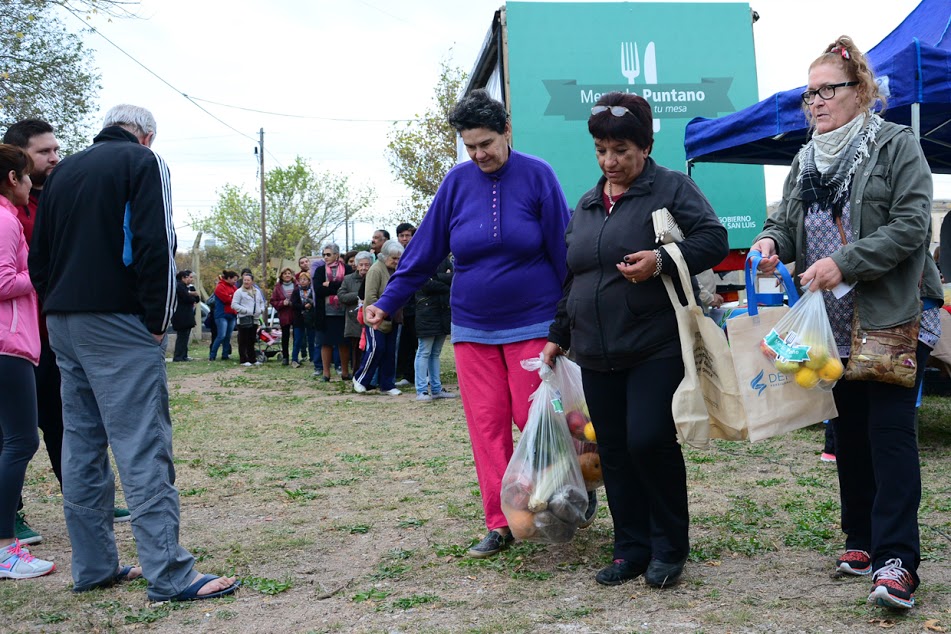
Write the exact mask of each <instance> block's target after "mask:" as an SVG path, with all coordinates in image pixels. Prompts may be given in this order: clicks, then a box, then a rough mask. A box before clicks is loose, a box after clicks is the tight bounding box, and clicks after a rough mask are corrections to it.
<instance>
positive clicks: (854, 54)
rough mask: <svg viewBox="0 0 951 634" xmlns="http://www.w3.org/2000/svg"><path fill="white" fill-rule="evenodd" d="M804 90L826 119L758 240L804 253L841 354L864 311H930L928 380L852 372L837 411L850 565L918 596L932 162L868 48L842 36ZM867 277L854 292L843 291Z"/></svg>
mask: <svg viewBox="0 0 951 634" xmlns="http://www.w3.org/2000/svg"><path fill="white" fill-rule="evenodd" d="M806 88H807V90H806V91H805V92H804V93H802V100H803V104H804V110H805V111H806V116H807V118H808V119H809V121H810V122H811V124H812V126H813V128H814V132H813V134H812V138H811V139H810V140H809V142H808V143H807V144H806V145H805V146H804V147H803V148H802V150H800V152H799V154H798V156H797V157H796V159H795V160H794V161H793V164H792V169H791V170H790V173H789V176H788V177H787V179H786V184H785V186H784V188H783V200H782V203H781V204H780V206H779V209H778V210H777V211H776V213H775V214H774V215H773V216H772V217H771V218H769V219H768V220H767V221H766V224H765V226H764V229H763V232H762V233H761V234H760V235H759V236H757V239H756V242H755V243H754V244H753V247H752V248H753V249H756V250H758V251H760V252H761V253H762V254H763V261H762V263H761V264H760V269H761V270H762V271H763V272H766V273H768V272H771V271H772V270H773V269H774V268H775V267H776V263H777V262H779V261H780V260H782V261H784V262H789V261H792V260H795V262H796V270H797V271H801V273H800V275H799V283H800V284H802V285H803V286H806V285H811V287H812V288H819V289H821V290H823V291H826V292H824V293H823V295H824V299H825V304H826V309H827V310H828V313H829V321H830V323H831V325H832V330H833V333H834V334H835V341H836V344H837V345H838V348H839V354H840V355H841V356H842V357H843V360H844V359H845V358H846V357H848V356H849V353H850V347H851V329H852V320H853V316H855V315H856V313H857V314H858V318H859V321H860V323H861V326H862V327H863V328H865V329H868V330H879V329H883V328H891V327H893V326H897V325H900V324H904V323H907V322H912V323H914V322H920V330H919V337H918V349H917V359H916V361H917V369H918V373H917V378H916V383H915V386H914V387H900V386H898V385H892V384H887V383H879V382H869V381H856V380H840V381H839V382H838V383H837V384H836V386H835V388H834V389H833V395H834V396H835V402H836V407H837V409H838V410H839V417H838V418H837V419H836V420H835V421H834V422H833V423H832V424H833V425H834V427H833V431H834V434H835V443H836V459H837V462H838V473H839V490H840V496H841V503H842V529H843V531H844V532H845V534H846V539H845V548H846V551H845V553H844V554H843V555H841V556H840V557H839V559H838V560H837V561H836V569H837V571H838V573H839V574H845V575H868V574H872V590H871V593H870V594H869V596H868V602H869V603H873V604H875V603H877V604H878V605H882V606H887V607H892V608H906V609H907V608H911V607H912V606H913V605H914V603H915V598H914V592H915V590H916V589H917V587H918V584H919V582H920V581H919V577H918V564H919V562H920V559H921V557H920V552H921V549H920V539H919V535H918V505H919V503H920V501H921V471H920V468H919V462H918V443H917V437H916V433H915V405H916V401H917V396H918V389H919V386H920V384H921V378H922V375H923V372H924V367H925V363H926V362H927V359H928V355H929V354H930V352H931V349H932V348H933V346H934V345H935V343H936V342H937V339H938V337H939V336H940V322H939V321H938V313H937V311H938V310H939V309H938V308H937V306H940V305H941V298H942V292H941V286H940V279H939V277H938V271H937V268H936V267H935V264H934V261H933V260H932V258H930V257H929V254H928V244H929V237H930V230H931V195H932V184H931V172H930V169H929V168H928V163H927V162H926V161H925V157H924V154H923V153H922V151H921V146H920V145H919V143H918V141H917V140H916V139H915V136H914V134H913V132H912V130H911V129H910V128H908V127H906V126H901V125H897V124H895V123H890V122H887V121H883V120H882V118H881V117H880V116H879V115H878V114H875V112H874V111H873V107H874V106H875V105H876V102H880V103H881V104H882V107H884V105H885V99H884V97H883V96H882V95H881V94H880V93H879V88H878V84H877V83H876V81H875V76H874V74H873V73H872V70H871V68H869V65H868V61H867V60H866V58H865V55H863V54H862V52H861V51H859V50H858V49H857V48H856V47H855V44H854V43H853V42H852V40H851V39H850V38H848V37H845V36H842V37H840V38H838V39H837V40H836V41H835V42H834V43H832V44H830V45H829V46H828V47H827V48H826V51H825V52H824V53H823V54H822V55H820V56H819V57H818V58H817V59H816V60H815V61H814V62H813V63H812V65H811V66H810V67H809V84H808V86H807V87H806ZM848 286H853V288H852V290H851V291H850V292H848V293H847V294H845V295H842V296H841V298H840V299H837V298H836V297H835V296H834V295H833V294H832V293H831V292H828V291H830V290H832V289H833V288H836V287H840V288H842V289H845V288H848Z"/></svg>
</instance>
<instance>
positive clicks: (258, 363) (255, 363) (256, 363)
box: [254, 361, 264, 365]
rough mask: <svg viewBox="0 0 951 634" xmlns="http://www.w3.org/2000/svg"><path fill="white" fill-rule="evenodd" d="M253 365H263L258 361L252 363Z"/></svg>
mask: <svg viewBox="0 0 951 634" xmlns="http://www.w3.org/2000/svg"><path fill="white" fill-rule="evenodd" d="M254 365H264V364H263V363H261V362H260V361H255V362H254Z"/></svg>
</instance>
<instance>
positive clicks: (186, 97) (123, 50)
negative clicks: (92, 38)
mask: <svg viewBox="0 0 951 634" xmlns="http://www.w3.org/2000/svg"><path fill="white" fill-rule="evenodd" d="M64 8H65V9H66V10H67V11H68V12H69V14H70V15H72V16H73V17H74V18H76V19H77V20H79V21H80V22H82V23H83V25H84V26H86V27H87V28H89V29H90V30H91V31H92V32H93V33H95V34H96V35H98V36H99V37H101V38H102V39H104V40H105V41H107V42H108V43H109V44H111V45H112V46H113V47H114V48H115V49H116V50H118V51H119V52H120V53H122V54H123V55H125V56H126V57H128V58H129V59H131V60H132V61H133V62H135V63H136V64H138V65H139V66H141V67H142V69H143V70H145V71H146V72H147V73H149V74H150V75H152V76H153V77H155V78H156V79H158V80H159V81H160V82H162V83H163V84H165V85H166V86H168V87H169V88H171V89H172V90H174V91H175V92H177V93H178V94H180V95H181V96H182V97H184V98H185V99H187V100H188V101H189V103H191V104H192V105H193V106H195V107H196V108H198V109H199V110H201V111H202V112H204V113H205V114H207V115H208V116H209V117H211V118H212V119H214V120H215V121H217V122H218V123H220V124H221V125H223V126H225V127H226V128H228V129H229V130H232V131H234V132H236V133H238V134H240V135H241V136H243V137H244V138H246V139H249V140H251V141H254V142H255V143H257V141H258V140H257V139H255V138H254V137H252V136H251V135H248V134H245V133H244V132H242V131H241V130H239V129H237V128H236V127H234V126H233V125H231V124H229V123H227V122H225V121H224V120H222V119H221V118H219V117H217V116H215V115H214V114H212V113H211V112H210V111H209V110H208V109H207V108H205V107H204V106H202V105H201V104H199V103H198V102H197V101H195V100H194V99H192V98H191V97H189V96H188V95H186V94H185V93H184V92H182V91H181V90H179V89H178V88H176V87H175V86H173V85H172V84H171V83H170V82H168V81H167V80H166V79H165V78H164V77H161V76H160V75H159V74H158V73H156V72H155V71H153V70H152V69H151V68H149V67H148V66H146V65H145V64H143V63H142V62H140V61H139V60H138V59H136V58H135V57H133V56H132V55H131V54H130V53H128V52H126V50H125V49H123V48H122V47H121V46H119V45H118V44H116V43H115V42H113V41H112V40H110V39H109V38H108V37H106V36H105V35H103V33H102V32H101V31H100V30H99V29H97V28H96V27H94V26H92V25H91V24H87V23H86V20H84V19H83V18H82V17H80V16H79V15H78V14H77V13H75V11H74V10H73V9H71V8H70V7H68V6H67V7H64ZM268 154H270V156H271V158H273V159H274V161H275V162H276V163H277V164H278V165H280V166H281V167H283V166H284V165H283V164H282V163H281V161H280V160H279V159H278V158H277V157H276V156H274V155H273V154H271V152H269V151H268Z"/></svg>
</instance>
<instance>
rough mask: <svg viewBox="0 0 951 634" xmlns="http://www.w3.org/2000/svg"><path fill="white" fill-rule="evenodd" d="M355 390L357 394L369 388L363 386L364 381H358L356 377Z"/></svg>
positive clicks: (354, 381)
mask: <svg viewBox="0 0 951 634" xmlns="http://www.w3.org/2000/svg"><path fill="white" fill-rule="evenodd" d="M353 391H354V392H356V393H357V394H363V393H364V392H366V391H367V388H366V387H364V386H363V383H360V381H357V380H356V379H354V380H353Z"/></svg>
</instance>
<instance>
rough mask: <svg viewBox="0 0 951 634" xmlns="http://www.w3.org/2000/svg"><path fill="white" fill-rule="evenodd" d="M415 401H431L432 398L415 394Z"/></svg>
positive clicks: (427, 395)
mask: <svg viewBox="0 0 951 634" xmlns="http://www.w3.org/2000/svg"><path fill="white" fill-rule="evenodd" d="M416 400H417V401H431V400H433V397H432V396H430V395H429V394H417V395H416Z"/></svg>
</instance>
